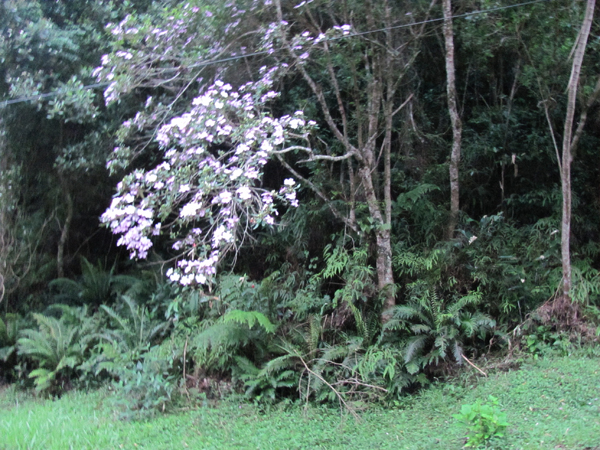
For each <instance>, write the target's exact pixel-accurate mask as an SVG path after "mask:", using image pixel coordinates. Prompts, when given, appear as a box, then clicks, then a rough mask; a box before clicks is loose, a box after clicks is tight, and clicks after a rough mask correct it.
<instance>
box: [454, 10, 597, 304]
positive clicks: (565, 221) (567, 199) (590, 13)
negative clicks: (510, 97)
mask: <svg viewBox="0 0 600 450" xmlns="http://www.w3.org/2000/svg"><path fill="white" fill-rule="evenodd" d="M445 1H446V0H445ZM595 4H596V0H588V1H587V7H586V10H585V16H584V19H583V24H582V25H581V30H580V32H579V36H578V40H577V46H576V48H575V54H574V55H573V66H572V69H571V78H570V79H569V85H568V87H567V91H568V101H567V114H566V117H565V128H564V132H563V144H562V158H561V159H562V161H561V167H560V169H561V170H560V181H561V187H562V198H563V201H562V224H561V259H562V272H563V280H562V282H563V297H564V298H565V299H569V300H571V283H572V279H571V278H572V277H571V248H570V245H571V242H570V241H571V162H572V161H573V156H572V150H573V141H572V140H571V136H572V133H573V118H574V116H575V104H576V102H577V87H578V84H579V75H580V73H581V65H582V63H583V56H584V54H585V48H586V46H587V41H588V37H589V34H590V28H591V26H592V19H593V17H594V7H595Z"/></svg>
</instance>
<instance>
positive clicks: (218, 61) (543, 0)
mask: <svg viewBox="0 0 600 450" xmlns="http://www.w3.org/2000/svg"><path fill="white" fill-rule="evenodd" d="M549 1H551V0H532V1H529V2H523V3H516V4H514V5H507V6H498V7H496V8H490V9H484V10H480V11H472V12H468V13H464V14H457V15H455V16H452V17H451V18H452V19H461V18H464V17H471V16H476V15H479V14H486V13H490V12H495V11H502V10H505V9H511V8H518V7H521V6H528V5H534V4H536V3H546V2H549ZM443 20H444V18H443V17H438V18H435V19H427V20H422V21H420V22H412V23H408V24H402V25H395V26H392V27H386V28H378V29H376V30H368V31H360V32H357V33H349V34H347V35H344V36H340V37H335V38H331V39H330V40H332V41H333V40H339V39H346V38H351V37H355V36H364V35H366V34H374V33H380V32H382V31H388V30H397V29H400V28H408V27H414V26H415V25H424V24H428V23H434V22H441V21H443ZM281 50H283V49H281V48H280V49H277V50H263V51H260V52H254V53H247V54H243V55H236V56H230V57H228V58H222V59H216V60H212V61H204V62H200V63H196V64H192V65H190V66H187V68H189V69H195V68H198V67H206V66H212V65H214V64H221V63H225V62H229V61H236V60H239V59H243V58H248V57H250V56H261V55H267V54H272V53H273V52H275V51H281ZM167 70H180V69H178V68H172V69H167ZM109 85H110V83H94V84H88V85H85V86H83V87H82V88H83V89H94V88H100V87H107V86H109ZM58 94H59V92H58V91H53V92H46V93H44V94H36V95H30V96H28V97H19V98H14V99H11V100H6V101H4V102H2V103H0V108H4V107H6V106H8V105H14V104H15V103H23V102H28V101H31V100H41V99H44V98H48V97H54V96H56V95H58Z"/></svg>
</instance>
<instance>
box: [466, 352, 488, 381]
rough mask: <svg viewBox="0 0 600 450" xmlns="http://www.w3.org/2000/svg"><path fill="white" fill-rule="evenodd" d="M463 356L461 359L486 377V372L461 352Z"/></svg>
mask: <svg viewBox="0 0 600 450" xmlns="http://www.w3.org/2000/svg"><path fill="white" fill-rule="evenodd" d="M460 356H462V357H463V359H464V360H465V361H466V362H468V363H469V364H470V365H471V366H472V367H474V368H475V369H477V370H478V371H479V372H480V373H481V374H482V375H483V376H484V377H487V376H488V375H487V373H485V372H484V371H483V370H481V369H480V368H479V367H477V366H476V365H475V364H473V363H472V362H471V361H469V358H467V357H466V356H465V355H463V354H462V353H461V355H460Z"/></svg>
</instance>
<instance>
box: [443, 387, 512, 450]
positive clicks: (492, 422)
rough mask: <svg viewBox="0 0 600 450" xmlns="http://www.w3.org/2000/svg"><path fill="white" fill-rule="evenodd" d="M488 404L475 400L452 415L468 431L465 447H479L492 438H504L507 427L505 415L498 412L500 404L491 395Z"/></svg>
mask: <svg viewBox="0 0 600 450" xmlns="http://www.w3.org/2000/svg"><path fill="white" fill-rule="evenodd" d="M488 399H489V403H483V404H482V403H481V400H479V399H478V400H477V401H476V402H475V403H473V404H469V405H463V406H462V408H461V410H460V414H454V418H455V419H458V420H459V421H460V422H462V423H463V424H464V425H466V427H467V429H468V433H467V443H466V444H465V447H475V448H477V447H479V446H480V445H482V444H484V443H486V442H487V441H489V440H490V439H492V438H494V437H502V436H504V431H505V430H506V427H507V426H508V422H507V421H506V414H505V413H503V412H502V411H501V410H500V403H499V402H498V399H497V398H496V397H494V396H493V395H490V396H489V397H488Z"/></svg>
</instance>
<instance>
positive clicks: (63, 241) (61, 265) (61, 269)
mask: <svg viewBox="0 0 600 450" xmlns="http://www.w3.org/2000/svg"><path fill="white" fill-rule="evenodd" d="M64 189H65V191H66V200H67V217H66V218H65V223H64V225H63V227H62V230H61V233H60V240H59V241H58V252H57V255H56V267H57V271H58V278H64V276H65V246H66V245H67V239H68V238H69V231H70V229H71V221H72V220H73V197H72V196H71V193H70V192H69V190H68V188H64Z"/></svg>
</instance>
